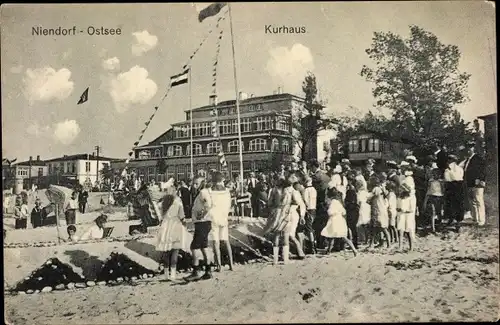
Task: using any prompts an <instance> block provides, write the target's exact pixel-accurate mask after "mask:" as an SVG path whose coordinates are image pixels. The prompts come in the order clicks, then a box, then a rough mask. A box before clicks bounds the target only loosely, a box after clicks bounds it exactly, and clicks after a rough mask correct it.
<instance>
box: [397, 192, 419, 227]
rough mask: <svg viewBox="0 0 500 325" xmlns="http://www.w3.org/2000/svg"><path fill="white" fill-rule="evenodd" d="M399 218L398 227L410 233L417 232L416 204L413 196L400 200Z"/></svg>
mask: <svg viewBox="0 0 500 325" xmlns="http://www.w3.org/2000/svg"><path fill="white" fill-rule="evenodd" d="M398 208H399V209H400V211H399V212H398V220H397V229H398V230H402V231H405V232H408V233H410V234H414V233H415V228H416V227H415V205H414V203H413V200H412V198H411V197H407V198H404V199H399V200H398Z"/></svg>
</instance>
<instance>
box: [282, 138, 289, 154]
mask: <svg viewBox="0 0 500 325" xmlns="http://www.w3.org/2000/svg"><path fill="white" fill-rule="evenodd" d="M282 147H283V152H286V153H289V152H290V144H289V143H288V140H283V142H282Z"/></svg>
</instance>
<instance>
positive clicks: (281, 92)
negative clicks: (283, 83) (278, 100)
mask: <svg viewBox="0 0 500 325" xmlns="http://www.w3.org/2000/svg"><path fill="white" fill-rule="evenodd" d="M281 94H283V88H282V87H278V95H281Z"/></svg>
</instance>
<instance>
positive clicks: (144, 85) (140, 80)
mask: <svg viewBox="0 0 500 325" xmlns="http://www.w3.org/2000/svg"><path fill="white" fill-rule="evenodd" d="M106 84H107V87H108V91H109V94H110V95H111V98H112V99H113V102H114V104H115V108H116V110H117V111H118V112H119V113H123V112H125V111H127V110H128V109H129V108H130V106H131V105H134V104H145V103H147V102H148V101H149V100H150V99H151V98H153V96H154V95H155V94H156V91H157V90H158V86H157V85H156V83H155V82H154V81H153V80H151V79H149V78H148V71H147V70H146V69H144V68H142V67H139V66H135V67H133V68H131V69H130V70H129V71H127V72H123V73H120V74H118V75H116V76H114V77H113V78H112V79H111V80H110V81H109V83H107V82H106Z"/></svg>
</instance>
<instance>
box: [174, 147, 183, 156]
mask: <svg viewBox="0 0 500 325" xmlns="http://www.w3.org/2000/svg"><path fill="white" fill-rule="evenodd" d="M174 156H176V157H178V156H182V147H181V146H174Z"/></svg>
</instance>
